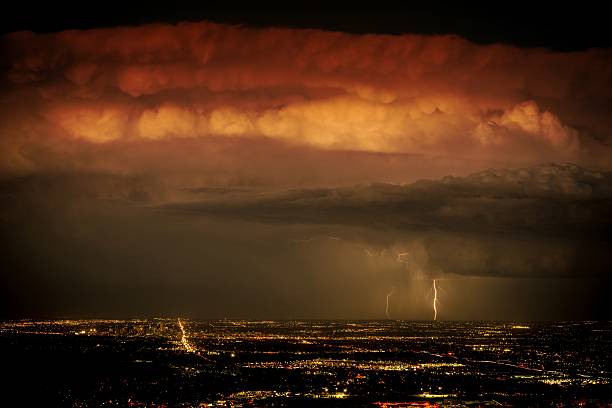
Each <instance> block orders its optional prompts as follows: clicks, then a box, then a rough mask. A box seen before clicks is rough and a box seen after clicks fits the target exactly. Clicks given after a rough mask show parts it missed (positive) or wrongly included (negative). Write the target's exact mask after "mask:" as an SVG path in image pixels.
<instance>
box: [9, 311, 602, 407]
mask: <svg viewBox="0 0 612 408" xmlns="http://www.w3.org/2000/svg"><path fill="white" fill-rule="evenodd" d="M611 335H612V323H610V322H552V323H484V322H470V323H457V322H455V323H451V322H402V321H378V322H376V321H370V322H359V321H283V322H275V321H238V320H231V321H230V320H224V321H191V320H179V319H153V320H131V321H109V320H83V321H75V320H69V321H66V320H62V321H59V320H58V321H6V322H3V323H0V352H1V359H2V360H1V361H2V371H3V375H2V377H3V378H4V380H2V383H3V386H2V389H3V391H2V398H3V401H4V403H3V404H2V405H3V406H9V405H8V403H10V404H12V405H15V404H16V405H17V406H31V405H33V404H35V403H41V405H42V406H94V407H97V406H253V405H254V406H270V405H276V406H287V405H290V406H294V405H302V406H312V405H317V406H320V405H323V406H355V405H357V406H367V405H372V404H374V405H379V406H388V407H400V406H402V407H405V406H488V405H491V406H495V405H502V406H610V405H612V384H611V382H612V336H611Z"/></svg>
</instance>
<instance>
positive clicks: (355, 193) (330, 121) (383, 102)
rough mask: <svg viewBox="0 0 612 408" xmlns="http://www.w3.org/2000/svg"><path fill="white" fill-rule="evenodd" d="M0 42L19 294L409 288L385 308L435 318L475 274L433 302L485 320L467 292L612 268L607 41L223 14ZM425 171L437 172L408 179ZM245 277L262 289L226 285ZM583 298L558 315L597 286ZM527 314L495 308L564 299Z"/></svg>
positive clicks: (367, 305)
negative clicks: (565, 46)
mask: <svg viewBox="0 0 612 408" xmlns="http://www.w3.org/2000/svg"><path fill="white" fill-rule="evenodd" d="M0 49H1V56H2V64H1V65H0V74H1V79H0V89H1V91H0V178H1V179H2V183H3V185H2V192H3V193H2V194H3V195H2V210H3V215H2V219H1V220H0V221H1V222H2V232H3V233H2V235H3V236H5V238H6V237H12V244H11V245H12V247H11V251H12V255H11V257H10V262H9V263H10V265H12V266H13V270H14V271H16V272H15V273H14V274H5V275H3V277H2V279H3V281H2V282H3V287H4V291H5V292H6V293H8V294H9V298H10V299H9V300H8V301H7V308H14V309H15V310H21V311H30V312H31V313H37V311H38V312H40V311H41V310H43V311H45V313H47V314H52V313H54V312H53V311H54V310H55V311H56V312H57V313H71V311H73V310H75V309H78V307H79V304H80V303H79V302H85V303H87V302H86V301H85V300H83V299H81V298H80V297H79V296H77V295H74V298H72V297H71V295H69V294H67V293H68V292H66V291H67V289H66V287H70V286H71V285H72V286H74V287H75V288H85V289H83V292H84V293H91V294H92V295H91V298H92V299H93V298H96V296H99V297H100V299H102V300H100V301H99V303H98V304H99V305H101V306H99V307H100V309H99V310H101V311H112V310H116V311H118V313H127V312H129V313H138V311H139V310H141V309H139V307H141V306H142V305H141V303H139V302H141V301H140V300H129V299H132V298H136V299H140V298H141V297H142V298H144V297H146V296H145V293H158V294H159V293H166V295H167V296H168V297H167V299H166V300H165V302H166V303H165V304H164V305H161V303H160V306H159V307H151V306H146V307H144V306H142V307H144V309H142V310H144V311H143V313H163V312H164V310H166V311H170V312H175V311H180V312H186V313H187V314H189V313H191V314H194V315H198V316H204V317H206V316H217V315H220V314H224V313H230V314H232V313H234V314H235V315H240V314H241V313H242V314H245V313H246V314H248V312H251V311H254V312H253V313H254V314H255V315H257V316H260V317H261V316H266V315H273V314H274V313H280V314H279V316H280V317H291V316H294V315H295V316H297V315H299V316H301V317H308V316H309V313H311V314H312V315H313V316H315V317H316V316H323V317H359V316H363V317H384V314H385V306H386V305H385V300H386V294H387V293H388V291H389V287H391V286H393V287H394V288H396V290H395V292H394V295H393V297H392V298H391V300H390V301H391V302H397V303H396V304H391V305H390V306H391V307H390V310H391V311H392V314H396V316H403V317H406V318H428V317H427V316H429V314H430V305H431V302H430V301H429V300H427V299H425V293H426V290H427V289H428V288H429V287H430V286H431V281H430V280H428V279H431V278H440V277H442V276H454V277H457V276H459V277H461V279H468V280H469V282H468V283H466V282H467V281H466V282H464V283H461V282H463V281H461V280H459V282H460V283H453V282H454V281H452V280H449V281H444V280H442V281H439V283H440V285H441V286H442V287H444V286H447V287H446V288H445V290H447V291H448V293H449V295H448V297H449V298H448V299H447V300H446V302H451V303H452V302H456V303H457V304H458V305H461V304H463V305H464V306H460V307H458V306H455V311H456V315H454V316H453V315H448V314H447V315H445V299H444V298H441V299H439V302H440V306H439V310H438V312H439V318H441V319H444V318H472V317H473V318H477V317H478V316H481V317H483V316H484V317H485V318H491V316H489V315H486V316H485V314H486V313H485V312H482V311H481V312H478V309H479V307H478V306H477V305H476V306H475V303H474V304H473V303H470V302H473V300H470V302H465V299H463V298H462V296H461V289H459V286H461V285H464V286H465V285H468V286H469V285H472V286H470V287H469V288H467V289H466V288H464V290H466V291H470V290H471V291H476V289H474V288H475V287H477V286H478V285H480V284H482V285H485V286H486V285H488V284H489V283H486V282H489V281H487V280H483V281H482V282H480V281H479V282H480V283H474V281H473V280H470V279H472V278H474V277H489V276H497V277H500V276H503V277H504V279H506V278H517V277H518V278H521V279H524V278H537V279H538V280H539V281H538V282H540V283H538V284H537V285H536V286H535V288H536V289H533V290H534V291H535V292H534V293H536V295H534V297H532V298H530V299H531V300H529V299H528V300H526V301H525V302H526V304H531V303H530V302H532V301H533V299H535V298H536V297H537V296H539V295H540V294H542V293H545V288H546V287H549V283H541V282H542V281H540V280H541V279H545V278H546V277H550V278H551V279H552V278H553V277H554V278H555V279H558V278H562V279H568V277H571V278H575V277H580V276H582V277H586V278H588V279H594V278H595V279H603V278H606V276H607V274H608V271H609V267H610V265H611V262H610V259H609V257H607V256H605V255H602V254H605V252H606V251H607V250H608V249H609V241H608V240H607V238H605V236H606V231H607V228H608V227H609V225H610V213H609V210H607V209H606V208H607V207H608V205H607V204H608V203H609V199H610V192H611V191H612V189H611V188H610V186H611V185H612V183H611V182H610V180H611V179H610V176H609V173H607V172H609V171H611V170H612V150H611V148H610V146H611V143H612V117H611V116H610V111H609V107H610V103H611V101H612V91H611V89H612V83H611V82H612V51H610V50H609V49H590V50H586V51H576V52H556V51H551V50H547V49H544V48H519V47H515V46H510V45H501V44H493V45H477V44H474V43H471V42H469V41H467V40H464V39H462V38H459V37H456V36H423V35H396V36H390V35H373V34H371V35H357V34H348V33H340V32H325V31H320V30H301V29H288V28H246V27H241V26H231V25H220V24H214V23H208V22H201V23H179V24H177V25H164V24H150V25H143V26H139V27H125V28H121V27H117V28H105V29H92V30H86V31H64V32H58V33H50V34H33V33H30V32H17V33H11V34H8V35H5V36H3V37H2V38H1V48H0ZM543 163H554V164H552V165H547V166H544V167H542V166H541V165H542V164H543ZM563 163H573V164H574V165H577V166H581V167H583V168H587V169H588V171H586V172H584V171H583V169H582V168H581V167H576V166H573V165H572V166H569V165H564V164H563ZM534 166H536V167H534ZM537 166H540V167H537ZM491 168H496V169H519V168H528V169H532V170H523V171H522V172H521V171H519V170H509V171H506V172H504V171H500V172H490V173H481V172H482V171H483V170H486V169H491ZM534 169H535V170H534ZM479 172H480V173H479ZM472 173H478V174H479V175H477V176H471V178H470V177H468V178H465V179H463V178H454V179H453V178H446V179H442V178H443V177H445V176H455V177H465V176H467V175H469V174H472ZM424 178H426V179H441V180H439V181H433V182H427V183H429V184H427V183H426V184H418V185H415V186H408V185H406V183H412V182H415V181H417V180H419V179H424ZM375 182H383V183H395V184H393V185H387V184H370V183H375ZM400 184H401V185H400ZM239 231H240V232H239ZM241 234H242V235H241ZM329 236H337V237H339V238H340V241H338V240H333V239H332V240H330V239H329ZM302 241H303V242H304V244H296V242H302ZM279 248H280V249H282V251H283V253H282V255H278V251H279ZM360 248H361V249H360ZM77 249H78V250H79V251H81V252H80V253H81V254H82V255H81V256H79V257H74V255H71V254H74V253H75V251H77ZM364 249H365V250H366V251H364ZM406 250H409V251H410V252H411V253H415V254H420V255H418V256H417V255H415V258H414V259H412V260H409V261H407V262H406V263H405V264H404V263H399V264H398V263H397V262H395V261H394V259H395V257H396V256H397V254H398V253H401V252H403V251H406ZM152 251H153V252H156V254H152V253H151V252H152ZM384 251H387V252H386V253H385V252H384ZM77 252H78V251H77ZM157 253H159V254H157ZM372 253H376V254H377V255H376V256H371V254H372ZM62 254H63V255H62ZM161 254H165V256H163V257H162V255H161ZM379 254H381V255H379ZM158 257H162V258H160V259H158ZM364 257H365V258H364ZM362 258H363V259H362ZM43 269H45V270H48V272H43V271H42V270H43ZM17 271H18V272H17ZM31 281H34V282H36V284H35V285H34V286H36V287H35V288H33V289H32V288H31V287H29V286H28V285H29V284H28V283H27V282H31ZM412 281H414V282H421V281H423V282H425V283H423V284H422V285H421V283H413V284H411V283H409V282H412ZM118 282H123V283H122V284H120V283H118ZM345 282H351V283H348V284H346V283H345ZM407 282H408V283H407ZM483 282H484V283H483ZM517 282H519V283H517ZM520 282H523V283H520ZM525 282H526V281H516V282H513V283H512V285H519V286H520V285H526V286H529V284H528V283H525ZM345 285H346V286H345ZM452 285H459V286H457V289H456V290H453V287H452ZM491 285H494V286H495V285H498V283H495V284H491ZM512 285H509V286H512ZM538 285H539V286H538ZM550 285H552V287H555V286H554V285H557V287H558V288H561V289H558V291H564V290H565V288H566V285H565V284H562V283H559V282H558V281H557V282H556V283H554V284H550ZM578 286H579V285H578ZM587 286H588V285H587ZM298 287H302V288H304V292H303V293H298V291H297V288H298ZM45 288H47V289H45ZM162 288H166V289H167V290H166V291H165V292H164V290H163V289H162ZM341 288H344V290H343V291H342V294H341V295H340V296H336V295H334V294H337V293H339V292H340V289H341ZM537 288H540V289H537ZM196 289H197V290H196ZM232 290H234V291H235V293H236V294H237V296H238V294H241V295H240V296H242V297H243V298H244V297H245V296H246V298H247V300H245V302H246V304H247V306H244V305H243V306H241V305H240V304H239V302H237V301H235V300H231V299H230V300H228V299H223V298H217V297H215V296H220V295H218V293H230V292H231V291H232ZM423 290H424V291H425V292H423ZM522 290H524V288H523V289H522ZM538 290H541V291H542V292H538ZM28 291H30V292H31V293H38V294H39V295H40V299H39V300H36V301H30V300H27V297H26V296H25V295H23V294H24V293H28ZM88 291H89V292H88ZM190 291H192V292H190ZM483 291H484V292H486V288H485V289H483ZM495 291H497V292H496V293H498V294H499V293H505V295H504V296H506V297H505V298H504V299H506V302H507V303H508V304H509V305H511V304H512V300H511V299H512V298H513V296H514V293H516V292H513V291H511V290H508V291H507V292H504V291H503V289H500V287H499V286H496V287H495ZM108 293H116V294H117V296H118V298H119V299H123V300H121V302H124V304H123V306H121V305H115V306H110V305H106V306H105V303H104V300H103V299H105V296H106V295H108ZM180 293H182V295H181V296H178V297H179V298H183V299H182V300H177V294H180ZM466 293H467V292H466ZM523 293H527V292H523ZM202 294H206V296H204V295H202ZM315 295H316V296H318V297H319V298H320V299H319V300H320V301H319V302H318V304H320V306H313V304H312V302H310V299H312V297H313V296H315ZM500 296H501V295H500ZM501 297H502V298H503V296H501ZM60 298H61V299H63V300H61V301H60V300H58V299H60ZM162 298H163V296H162ZM41 299H42V300H41ZM45 299H46V300H45ZM249 299H250V300H249ZM472 299H473V296H472ZM483 299H484V300H483V302H484V301H486V302H492V301H493V300H492V299H494V296H493V297H491V296H490V295H487V296H484V295H483ZM580 299H581V300H579V301H578V303H580V302H581V303H580V305H579V306H577V309H576V310H578V311H577V312H576V310H574V311H571V310H570V311H569V312H567V311H566V312H567V313H570V314H571V313H574V312H575V313H576V315H580V316H582V314H585V313H586V314H587V315H588V314H589V313H590V310H592V308H593V306H592V305H593V304H597V302H599V300H597V298H595V299H586V297H583V298H580ZM585 299H586V300H585ZM292 301H295V302H296V303H295V304H294V305H293V308H292V307H289V308H287V307H286V305H287V304H288V303H291V302H292ZM37 302H38V303H37ZM45 302H46V303H45ZM91 302H92V303H91V304H89V303H87V305H88V306H86V307H84V308H83V310H86V311H87V313H92V314H95V313H97V310H98V309H96V307H97V306H95V305H94V303H95V302H93V301H91ZM118 302H119V301H118ZM121 302H119V303H121ZM182 302H185V303H182ZM249 302H251V303H249ZM49 305H52V306H49ZM139 305H140V306H139ZM450 306H451V305H450V304H449V303H447V304H446V310H449V309H450V310H452V309H453V307H450ZM462 307H463V308H462ZM164 308H165V309H164ZM480 309H483V308H480ZM528 309H529V308H528V307H527V306H525V308H521V307H515V308H514V309H513V307H512V306H508V307H505V309H504V310H505V312H503V313H502V312H500V315H499V316H501V317H500V318H511V317H512V316H518V317H521V316H523V317H528V318H531V317H538V318H542V316H544V317H543V318H546V316H548V315H546V314H544V315H538V314H537V313H536V314H535V315H534V314H532V311H530V310H528ZM279 310H280V311H283V310H285V312H286V313H288V314H286V315H285V314H283V313H285V312H278V311H279ZM126 311H127V312H126ZM16 313H17V312H16ZM292 313H293V314H292ZM300 313H301V314H300ZM470 313H475V314H474V315H473V316H472V315H470ZM478 313H481V315H478ZM482 313H485V314H482ZM551 313H552V314H551V316H552V315H554V316H557V315H555V314H554V313H553V312H551ZM564 313H565V312H564ZM580 313H582V314H580ZM560 315H562V313H561V314H559V316H560ZM493 317H494V316H493Z"/></svg>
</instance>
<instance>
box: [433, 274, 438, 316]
mask: <svg viewBox="0 0 612 408" xmlns="http://www.w3.org/2000/svg"><path fill="white" fill-rule="evenodd" d="M433 291H434V299H433V310H434V321H435V320H437V319H438V288H437V287H436V280H435V279H434V280H433Z"/></svg>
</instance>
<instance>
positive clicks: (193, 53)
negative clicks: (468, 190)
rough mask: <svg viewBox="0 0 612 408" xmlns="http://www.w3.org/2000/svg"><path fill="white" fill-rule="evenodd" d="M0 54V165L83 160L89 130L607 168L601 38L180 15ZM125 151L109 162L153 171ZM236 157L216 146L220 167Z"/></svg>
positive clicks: (40, 40)
mask: <svg viewBox="0 0 612 408" xmlns="http://www.w3.org/2000/svg"><path fill="white" fill-rule="evenodd" d="M2 57H3V60H4V61H5V64H3V67H2V76H3V78H4V79H3V82H2V90H3V91H2V97H1V99H2V106H1V108H0V116H1V117H2V121H3V127H2V129H1V130H0V143H2V146H3V149H2V151H3V163H4V164H3V169H2V170H3V171H4V172H13V173H14V172H17V173H24V172H25V173H28V172H32V171H39V170H41V169H42V170H48V169H49V166H50V165H53V166H57V165H58V164H59V165H61V166H65V165H66V164H74V163H75V162H80V164H79V166H82V165H83V163H82V160H80V158H81V156H82V153H81V149H83V148H84V147H83V146H84V145H86V144H92V145H93V146H91V147H86V148H87V149H89V150H90V151H94V152H95V154H96V155H98V156H100V155H108V156H107V157H105V159H110V160H112V156H113V155H112V154H111V153H110V151H114V150H124V149H130V147H129V146H132V145H133V144H138V145H139V146H142V147H141V149H143V150H147V149H150V148H151V145H152V144H153V145H154V144H155V143H158V142H159V141H170V143H167V144H165V145H164V149H165V151H166V154H167V156H168V158H167V161H175V160H176V159H174V157H175V156H176V155H178V154H181V153H180V151H181V147H180V145H181V143H182V142H181V140H182V139H185V138H188V139H195V140H196V141H195V142H194V143H197V144H201V145H206V144H207V143H209V141H210V140H216V139H218V138H222V139H239V140H250V141H252V140H259V141H262V142H261V143H265V142H263V140H273V141H276V142H278V143H281V144H286V145H288V146H291V147H292V148H295V149H297V150H299V149H300V148H301V147H304V148H307V149H317V150H321V151H334V150H351V151H362V152H376V153H387V154H406V153H408V154H421V155H427V156H431V157H445V156H452V157H454V158H459V159H461V160H463V161H464V162H465V163H468V162H470V161H472V162H474V161H477V162H483V161H485V162H489V163H492V162H495V163H497V164H499V165H527V164H534V163H538V162H542V161H572V162H576V163H582V164H585V163H588V164H589V165H590V166H594V167H597V168H603V169H607V168H609V167H610V162H609V157H610V150H609V148H608V147H606V146H607V145H606V143H608V142H609V141H610V140H611V139H612V131H611V128H612V127H611V122H610V118H609V115H608V110H607V107H608V106H609V102H610V98H611V97H612V95H611V91H610V89H612V86H611V85H612V84H611V83H610V81H611V79H610V78H612V68H611V67H612V63H611V62H612V53H611V52H610V51H609V50H590V51H584V52H577V53H557V52H552V51H547V50H544V49H521V48H517V47H511V46H502V45H489V46H480V45H475V44H472V43H470V42H468V41H465V40H463V39H461V38H457V37H454V36H438V37H436V36H433V37H429V36H419V35H403V36H384V35H351V34H344V33H331V32H323V31H317V30H293V29H251V28H244V27H239V26H227V25H218V24H211V23H181V24H178V25H148V26H142V27H132V28H108V29H98V30H88V31H66V32H61V33H56V34H32V33H27V32H20V33H14V34H9V35H6V36H4V37H3V38H2ZM210 143H216V142H210ZM108 144H112V145H113V146H117V147H116V149H113V148H109V147H104V146H101V145H108ZM125 144H127V145H125ZM177 146H179V147H177ZM198 150H200V151H201V150H202V149H198ZM213 150H214V149H213ZM58 152H61V155H60V156H59V157H58V155H57V153H58ZM225 153H226V154H227V152H225ZM138 160H139V159H138V158H135V160H132V161H131V162H130V163H126V165H125V167H121V168H120V169H118V171H119V172H126V171H128V172H131V171H134V169H133V167H134V166H138V164H140V165H141V166H142V168H140V169H138V170H139V171H140V172H143V171H144V172H149V171H151V170H152V169H151V168H150V166H149V163H148V162H146V161H144V162H138ZM209 160H211V157H209V156H206V157H201V162H207V161H209ZM240 160H242V158H241V157H236V156H231V157H227V162H228V168H227V169H226V170H228V171H233V170H234V169H233V168H232V167H231V164H229V163H236V162H238V161H240ZM297 162H299V160H297ZM429 167H430V168H431V167H434V165H430V166H429ZM88 170H90V171H99V170H100V168H98V167H96V164H95V163H92V164H91V167H90V168H88ZM106 170H108V169H106ZM278 170H279V169H278V168H277V169H276V171H278ZM448 170H449V168H448V167H445V168H444V169H443V170H442V169H437V170H436V171H433V173H428V172H427V171H426V170H425V171H423V172H422V173H421V174H420V175H419V176H432V175H433V176H438V175H440V174H441V173H442V174H443V173H444V172H445V171H447V174H448ZM461 170H462V171H461V172H460V173H462V174H464V173H466V172H469V171H473V170H474V166H469V165H467V167H466V168H463V169H461ZM201 172H206V168H205V167H204V168H202V169H201ZM390 174H391V173H388V174H387V176H388V177H391V176H390ZM255 176H256V175H251V177H255ZM383 179H388V178H385V177H383Z"/></svg>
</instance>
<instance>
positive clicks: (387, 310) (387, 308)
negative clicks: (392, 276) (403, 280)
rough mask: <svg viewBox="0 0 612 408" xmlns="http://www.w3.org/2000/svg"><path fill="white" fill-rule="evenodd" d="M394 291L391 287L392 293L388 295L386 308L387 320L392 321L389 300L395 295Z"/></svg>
mask: <svg viewBox="0 0 612 408" xmlns="http://www.w3.org/2000/svg"><path fill="white" fill-rule="evenodd" d="M394 291H395V288H394V287H391V292H389V293H387V306H386V307H385V314H386V315H387V319H391V316H390V315H389V298H390V297H391V295H393V292H394Z"/></svg>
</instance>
